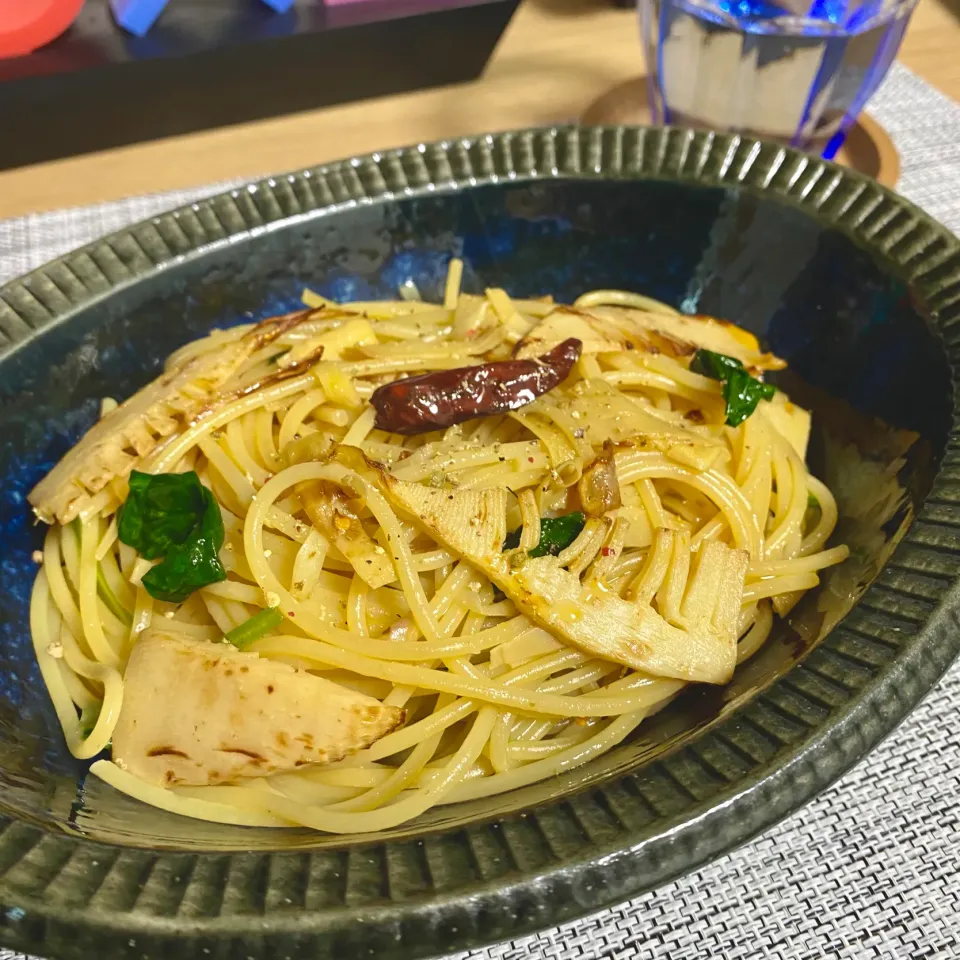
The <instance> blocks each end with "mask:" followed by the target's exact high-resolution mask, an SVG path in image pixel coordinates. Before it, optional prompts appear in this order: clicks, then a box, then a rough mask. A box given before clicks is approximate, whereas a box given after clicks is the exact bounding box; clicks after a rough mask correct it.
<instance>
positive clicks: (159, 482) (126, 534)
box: [117, 470, 204, 560]
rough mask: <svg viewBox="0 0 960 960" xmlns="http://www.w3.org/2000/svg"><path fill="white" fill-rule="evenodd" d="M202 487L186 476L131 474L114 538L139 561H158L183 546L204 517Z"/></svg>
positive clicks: (195, 477) (136, 472)
mask: <svg viewBox="0 0 960 960" xmlns="http://www.w3.org/2000/svg"><path fill="white" fill-rule="evenodd" d="M203 489H204V488H203V484H202V483H200V478H199V477H198V476H197V474H196V473H195V472H194V471H193V470H191V471H190V472H189V473H158V474H151V473H140V471H138V470H134V471H133V472H132V473H131V474H130V495H129V496H128V497H127V502H126V503H125V504H124V505H123V506H122V507H121V508H120V518H119V522H118V526H117V535H118V536H119V537H120V540H121V542H123V543H125V544H127V545H128V546H131V547H133V549H134V550H136V551H137V553H139V554H140V556H141V557H144V558H145V559H147V560H157V559H159V558H160V557H162V556H165V555H166V554H167V552H168V551H169V550H170V548H171V547H172V546H174V545H175V544H178V543H183V542H184V541H185V540H186V539H187V537H189V536H190V532H191V531H192V530H193V528H194V527H195V526H196V525H197V524H198V523H199V522H200V518H201V517H202V516H203V511H204V500H203Z"/></svg>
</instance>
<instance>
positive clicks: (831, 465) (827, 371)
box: [0, 128, 960, 960]
mask: <svg viewBox="0 0 960 960" xmlns="http://www.w3.org/2000/svg"><path fill="white" fill-rule="evenodd" d="M451 256H459V257H462V258H463V260H464V262H465V265H466V266H465V274H464V289H465V290H467V291H470V292H479V291H481V290H482V289H483V288H484V287H486V286H501V287H504V288H505V289H507V291H508V292H510V293H511V294H515V295H519V296H536V295H541V294H545V293H551V294H553V295H554V296H555V297H556V298H557V299H558V300H562V301H563V300H566V301H570V300H573V299H574V298H575V297H576V296H577V295H578V294H579V293H581V292H583V291H585V290H589V289H597V288H609V287H618V288H622V289H628V290H634V291H637V292H640V293H644V294H647V295H649V296H653V297H657V298H659V299H661V300H664V301H666V302H668V303H671V304H673V305H675V306H677V307H678V308H680V309H682V310H684V311H686V312H691V313H706V314H711V315H715V316H719V317H723V318H726V319H730V320H733V321H735V322H736V323H738V324H741V325H743V326H745V327H747V328H749V329H750V330H752V331H754V332H755V333H756V334H757V335H758V336H760V338H761V340H762V341H763V342H764V343H765V344H767V345H768V346H769V347H770V348H771V349H773V350H774V351H775V352H777V353H778V354H780V355H781V356H783V357H785V358H786V359H787V360H788V361H789V363H790V373H789V375H785V376H784V377H783V378H782V380H781V381H780V383H781V385H782V386H783V387H784V388H785V389H787V390H788V392H789V393H790V394H791V396H792V397H793V398H794V399H796V400H797V401H798V402H800V403H803V404H804V405H806V406H809V407H811V408H812V409H813V411H814V422H815V430H814V437H813V442H812V444H811V452H810V458H809V460H810V465H811V468H812V469H813V471H814V472H815V473H816V474H817V475H818V476H820V477H821V478H822V479H824V480H825V481H826V482H827V483H828V485H830V486H831V488H832V489H833V491H834V493H835V494H836V495H837V498H838V502H839V505H840V525H839V527H838V530H837V532H836V534H835V536H834V540H835V542H846V543H848V544H850V545H851V548H852V554H851V557H850V559H849V560H848V561H847V562H845V563H844V564H843V565H841V566H840V567H838V568H835V569H834V570H832V571H831V572H830V573H829V575H827V576H825V577H824V579H823V583H822V584H821V586H820V587H819V588H818V589H817V590H815V591H813V592H812V593H811V594H810V595H808V596H807V597H805V598H804V600H803V602H802V603H801V605H800V606H799V607H798V608H797V609H796V610H795V611H794V613H793V614H792V616H791V618H790V621H789V623H785V624H780V625H778V627H777V628H776V630H775V632H774V634H773V635H772V637H771V639H770V641H769V642H768V643H767V645H766V646H765V647H764V649H763V650H762V651H761V652H760V653H759V654H758V655H757V656H756V657H754V658H753V659H752V660H750V661H748V662H747V663H746V664H745V665H744V666H743V667H742V668H741V669H740V670H739V671H738V673H737V675H736V677H735V679H734V680H733V682H732V683H731V684H730V685H729V686H728V687H726V688H705V687H696V688H690V689H689V690H687V691H686V692H685V693H684V694H683V695H682V696H681V697H680V698H678V699H677V700H676V701H675V702H674V703H672V704H671V705H670V706H669V707H668V708H667V709H666V710H664V711H663V712H662V713H660V714H658V715H657V716H656V717H655V718H653V720H652V721H651V722H649V723H646V724H644V725H643V726H642V727H641V728H640V730H639V731H638V734H637V735H636V736H634V737H633V738H631V739H630V740H628V741H627V742H625V743H624V744H622V745H621V746H620V747H618V748H616V749H615V750H612V751H611V752H610V753H608V754H606V755H605V756H602V757H600V758H598V759H597V760H595V761H593V762H592V763H591V764H589V765H587V766H585V767H583V768H580V769H578V770H575V771H573V772H571V773H569V774H567V775H565V776H561V777H557V778H555V779H552V780H548V781H545V782H543V783H539V784H537V785H535V786H531V787H529V788H526V789H523V790H519V791H516V792H514V793H510V794H506V795H503V796H500V797H495V798H492V799H490V800H485V801H476V802H473V803H469V804H462V805H458V806H452V807H441V808H438V809H436V810H434V811H432V812H430V813H429V814H427V815H425V816H424V817H422V818H421V819H420V820H417V821H415V822H413V823H411V824H407V825H405V826H403V827H398V828H396V829H395V830H392V831H390V832H388V833H384V834H382V835H375V836H367V837H363V838H358V839H354V838H350V837H336V836H323V835H318V834H314V833H309V832H307V831H302V830H290V831H267V830H257V829H245V828H239V827H227V826H220V825H214V824H206V823H200V822H194V821H190V820H186V819H181V818H178V817H175V816H173V815H170V814H165V813H163V812H161V811H158V810H155V809H153V808H148V807H145V806H141V805H139V804H138V803H136V802H135V801H133V800H131V799H130V798H128V797H126V796H123V795H120V794H118V793H116V792H114V791H112V790H111V789H110V788H109V787H107V786H106V785H104V784H103V783H102V782H100V781H99V780H97V779H95V778H93V777H90V778H87V777H86V765H85V764H82V763H80V762H78V761H76V760H74V759H73V758H72V757H71V756H70V755H69V753H68V751H67V750H66V747H65V745H64V743H63V740H62V736H61V733H60V728H59V726H58V723H57V720H56V716H55V714H54V712H53V709H52V707H51V706H50V704H49V702H48V700H47V696H46V692H45V690H44V688H43V686H42V684H41V682H40V677H39V672H38V670H37V667H36V665H35V662H34V657H33V651H32V648H31V644H30V637H29V629H28V598H29V590H30V585H31V582H32V578H33V575H34V573H35V566H34V564H33V562H32V560H31V554H32V552H33V551H34V550H35V549H37V547H38V546H39V545H40V543H41V538H42V530H41V529H39V528H38V527H36V526H35V525H34V524H33V522H32V519H31V517H30V516H29V513H28V510H27V506H26V501H25V496H26V493H27V491H28V490H29V489H30V488H31V487H32V486H33V484H34V483H36V481H37V480H39V479H40V477H42V476H43V475H44V473H45V472H46V471H47V470H48V469H49V468H50V467H51V466H52V464H53V463H54V462H55V461H56V460H57V459H58V458H59V457H60V456H61V455H62V454H63V452H64V451H65V450H66V449H68V447H69V446H70V445H71V444H73V443H74V442H75V441H76V440H77V438H78V437H79V436H80V435H81V434H82V433H83V431H84V430H85V429H86V428H87V427H89V425H90V424H91V423H92V422H93V420H94V418H95V416H96V413H97V409H98V404H99V401H100V398H101V397H103V396H112V397H117V398H124V397H127V396H129V395H130V394H131V393H132V392H134V391H135V390H136V389H137V388H139V387H140V386H141V385H143V384H144V383H146V382H147V381H148V380H149V379H150V378H152V377H153V376H155V375H156V373H157V372H158V371H159V369H160V367H161V364H162V362H163V359H164V358H165V357H166V356H167V355H168V354H170V353H171V352H172V351H173V350H174V349H175V348H177V347H178V346H180V345H181V344H183V343H185V342H186V341H188V340H191V339H194V338H196V337H198V336H201V335H203V334H204V333H206V332H207V331H208V330H210V328H211V327H214V326H225V325H230V324H234V323H239V322H244V321H248V320H249V319H250V318H251V317H253V318H261V317H266V316H270V315H274V314H277V313H281V312H285V311H288V310H290V309H293V308H295V307H296V306H297V304H298V298H299V295H300V293H301V291H302V289H303V288H304V287H305V286H309V287H310V288H312V289H314V290H316V291H318V292H319V293H321V294H324V295H325V296H328V297H332V298H334V299H338V300H347V299H358V298H360V299H372V298H375V297H393V296H394V295H395V293H396V290H397V287H398V286H399V284H401V283H402V282H403V281H404V280H406V279H408V278H410V279H413V280H414V281H415V282H416V284H417V286H418V288H419V289H420V291H421V292H422V293H423V295H424V296H425V298H427V299H435V298H440V297H442V284H443V279H444V276H445V273H446V265H447V262H448V260H449V259H450V257H451ZM958 318H960V245H958V243H957V241H956V240H955V239H954V238H953V237H952V236H951V235H950V234H948V233H947V231H945V230H944V229H943V228H942V227H940V226H938V225H937V224H935V223H934V222H932V221H931V220H929V219H928V218H927V217H926V216H925V215H924V214H923V213H921V212H920V211H919V210H917V209H916V208H915V207H913V206H911V205H910V204H909V203H907V202H906V201H904V200H902V199H899V198H898V197H896V196H895V195H893V194H892V193H890V192H888V191H886V190H884V189H883V188H881V187H879V186H877V185H876V184H874V183H872V182H871V181H868V180H867V179H865V178H862V177H861V176H859V175H858V174H855V173H851V172H849V171H845V170H842V169H840V168H838V167H835V166H833V165H831V164H827V163H824V162H822V161H820V160H818V159H815V158H811V157H807V156H804V155H801V154H799V153H795V152H792V151H790V150H786V149H783V148H780V147H777V146H773V145H769V144H761V143H757V142H754V141H751V140H747V139H743V138H738V137H731V136H723V135H710V134H702V133H697V134H694V133H689V132H684V131H679V130H657V129H632V128H580V129H575V128H571V129H551V130H532V131H525V132H519V133H512V134H507V135H499V136H490V137H485V138H479V139H477V140H474V141H457V142H454V143H445V144H436V145H428V146H422V147H419V148H412V149H409V150H401V151H395V152H390V153H386V154H383V155H374V156H371V157H364V158H359V159H355V160H351V161H346V162H343V163H340V164H334V165H331V166H329V167H323V168H318V169H314V170H308V171H303V172H300V173H295V174H291V175H289V176H284V177H279V178H276V179H270V180H265V181H260V182H257V183H252V184H250V185H249V186H247V187H245V188H242V189H239V190H235V191H233V192H231V193H230V194H226V195H222V196H219V197H215V198H212V199H210V200H205V201H201V202H199V203H197V204H194V205H192V206H189V207H185V208H182V209H180V210H177V211H174V212H172V213H169V214H165V215H163V216H160V217H157V218H155V219H153V220H151V221H149V222H146V223H143V224H140V225H138V226H135V227H132V228H130V229H127V230H124V231H122V232H120V233H118V234H115V235H113V236H111V237H108V238H106V239H104V240H101V241H98V242H97V243H94V244H92V245H91V246H89V247H87V248H85V249H83V250H80V251H77V252H75V253H72V254H69V255H67V256H65V257H63V258H62V259H60V260H58V261H56V262H54V263H52V264H50V265H48V266H47V267H44V268H42V269H40V270H38V271H36V272H35V273H33V274H31V275H30V276H28V277H25V278H23V279H21V280H19V281H16V282H14V283H11V284H9V285H8V286H6V287H4V288H3V289H2V290H0V437H2V446H0V563H2V568H0V578H2V590H0V658H2V670H0V943H3V944H4V945H7V946H10V947H16V948H20V949H23V950H26V951H28V952H32V953H36V954H39V955H42V956H47V957H50V958H57V960H59V958H81V957H84V958H89V957H90V956H95V955H105V956H111V957H114V956H115V957H130V958H131V960H132V958H141V957H144V956H150V957H165V956H171V957H172V956H176V957H178V958H184V960H185V958H198V960H201V958H204V957H210V956H212V957H218V956H219V957H223V958H227V957H255V958H258V960H259V958H261V957H263V958H268V957H269V958H277V957H280V958H282V957H307V956H309V957H316V958H334V957H336V958H343V957H359V956H368V955H375V956H377V957H381V958H384V957H386V958H398V960H399V958H414V957H423V956H431V955H438V954H443V953H447V952H453V951H455V950H462V949H466V948H468V947H471V946H476V945H478V944H482V943H487V942H492V941H495V940H499V939H504V938H506V937H512V936H517V935H519V934H522V933H525V932H529V931H530V930H533V929H535V928H539V927H544V926H548V925H550V924H555V923H559V922H561V921H564V920H567V919H571V918H573V917H576V916H579V915H582V914H585V913H587V912H590V911H592V910H596V909H599V908H601V907H603V906H605V905H608V904H611V903H615V902H618V901H621V900H624V899H626V898H628V897H630V896H632V895H634V894H636V893H638V892H640V891H642V890H644V889H648V888H650V887H652V886H656V885H657V884H659V883H662V882H663V881H665V880H667V879H669V878H671V877H673V876H676V875H677V874H679V873H682V872H684V871H687V870H690V869H693V868H694V867H696V866H697V865H699V864H701V863H703V862H704V861H706V860H707V859H709V858H711V857H713V856H716V855H717V854H718V853H720V852H722V851H724V850H726V849H729V848H730V847H731V846H733V845H735V844H738V843H741V842H743V841H745V840H746V839H748V838H749V837H751V836H753V835H754V834H756V833H757V832H759V831H761V830H763V829H765V828H766V827H768V826H770V825H771V824H773V823H774V822H776V821H777V820H778V819H780V818H781V817H783V816H785V815H787V814H788V813H790V812H791V811H792V810H794V809H796V808H797V807H798V806H799V805H801V804H802V803H804V802H805V801H806V800H808V799H809V798H810V797H811V796H813V795H814V794H815V793H816V792H817V791H818V790H820V789H822V788H823V787H824V786H826V785H827V784H829V783H830V782H831V781H833V780H834V779H836V777H838V776H839V775H840V774H841V773H842V772H843V771H844V770H845V769H847V768H848V767H849V766H850V765H851V764H852V763H854V762H855V761H856V760H857V759H858V758H859V757H861V756H862V755H863V754H864V753H865V752H866V751H867V750H868V749H870V747H872V746H873V745H874V744H875V743H876V742H877V741H878V740H879V739H880V738H881V737H883V736H884V735H885V734H887V733H888V732H889V731H890V730H891V729H893V727H894V726H895V725H896V724H897V723H898V722H899V721H900V720H901V719H902V718H903V717H904V716H905V715H906V713H907V712H908V711H909V710H910V709H911V708H912V707H913V706H914V705H915V704H916V703H917V702H918V700H919V699H920V698H921V697H922V696H923V695H924V694H925V693H926V692H927V691H928V690H929V689H930V687H931V686H932V685H933V684H934V683H935V682H936V680H937V679H938V677H939V676H940V675H941V674H942V672H943V671H944V670H945V669H946V667H947V666H948V664H949V663H950V661H951V660H952V659H953V658H954V656H955V655H956V653H957V652H958V649H960V629H958V627H957V623H956V611H957V598H956V590H957V587H956V578H957V574H958V573H960V548H958V544H957V532H958V528H960V455H958V435H957V433H956V429H957V428H956V423H957V407H956V402H955V399H954V388H953V377H954V373H953V371H954V365H955V363H956V361H957V359H958V357H960V348H958V346H957V339H958V338H957V330H958V323H957V321H958Z"/></svg>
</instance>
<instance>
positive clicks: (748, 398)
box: [690, 350, 777, 427]
mask: <svg viewBox="0 0 960 960" xmlns="http://www.w3.org/2000/svg"><path fill="white" fill-rule="evenodd" d="M690 369H691V370H692V371H693V372H694V373H699V374H701V375H702V376H704V377H710V379H711V380H720V381H721V382H722V383H723V399H724V400H725V401H726V404H727V425H728V426H731V427H736V426H739V425H740V424H741V423H743V421H744V420H746V419H747V417H749V416H750V415H751V414H752V413H753V411H754V410H756V409H757V404H758V403H759V402H760V401H761V400H769V399H771V398H772V397H773V395H774V394H775V393H776V392H777V388H776V387H775V386H774V385H773V384H772V383H763V382H762V381H760V380H757V379H756V378H755V377H751V376H750V374H749V373H748V372H747V369H746V367H744V365H743V364H742V363H741V362H740V361H739V360H738V359H737V358H736V357H728V356H727V355H726V354H724V353H714V352H713V351H712V350H698V351H697V352H696V353H695V354H694V356H693V361H692V362H691V364H690Z"/></svg>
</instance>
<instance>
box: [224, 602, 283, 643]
mask: <svg viewBox="0 0 960 960" xmlns="http://www.w3.org/2000/svg"><path fill="white" fill-rule="evenodd" d="M281 623H283V614H282V613H281V612H280V611H279V610H278V609H277V608H276V607H267V608H266V609H265V610H261V611H259V613H255V614H254V615H253V616H252V617H251V618H250V619H249V620H244V621H243V623H241V624H240V626H238V627H234V628H233V629H232V630H231V631H230V632H229V633H228V634H227V635H226V639H227V640H229V641H230V642H231V643H232V644H233V645H234V646H235V647H237V648H238V649H240V650H246V648H247V647H249V646H250V644H251V643H253V642H254V641H255V640H259V639H260V638H261V637H263V636H266V634H268V633H269V632H270V631H271V630H273V629H274V628H275V627H279V626H280V624H281Z"/></svg>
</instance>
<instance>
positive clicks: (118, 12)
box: [110, 0, 296, 37]
mask: <svg viewBox="0 0 960 960" xmlns="http://www.w3.org/2000/svg"><path fill="white" fill-rule="evenodd" d="M167 2H168V0H110V9H111V10H112V11H113V18H114V20H116V21H117V24H118V25H119V26H121V27H123V29H124V30H126V31H127V32H128V33H132V34H134V36H137V37H143V36H146V34H147V31H148V30H149V29H150V28H151V27H152V26H153V25H154V24H155V23H156V22H157V18H158V17H159V16H160V14H161V13H163V10H164V7H166V5H167ZM184 2H186V0H184ZM261 2H262V3H265V4H266V5H267V6H268V7H270V8H271V9H272V10H275V11H276V12H277V13H286V12H287V11H288V10H289V9H290V8H291V7H292V6H293V5H294V3H295V2H296V0H261Z"/></svg>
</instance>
